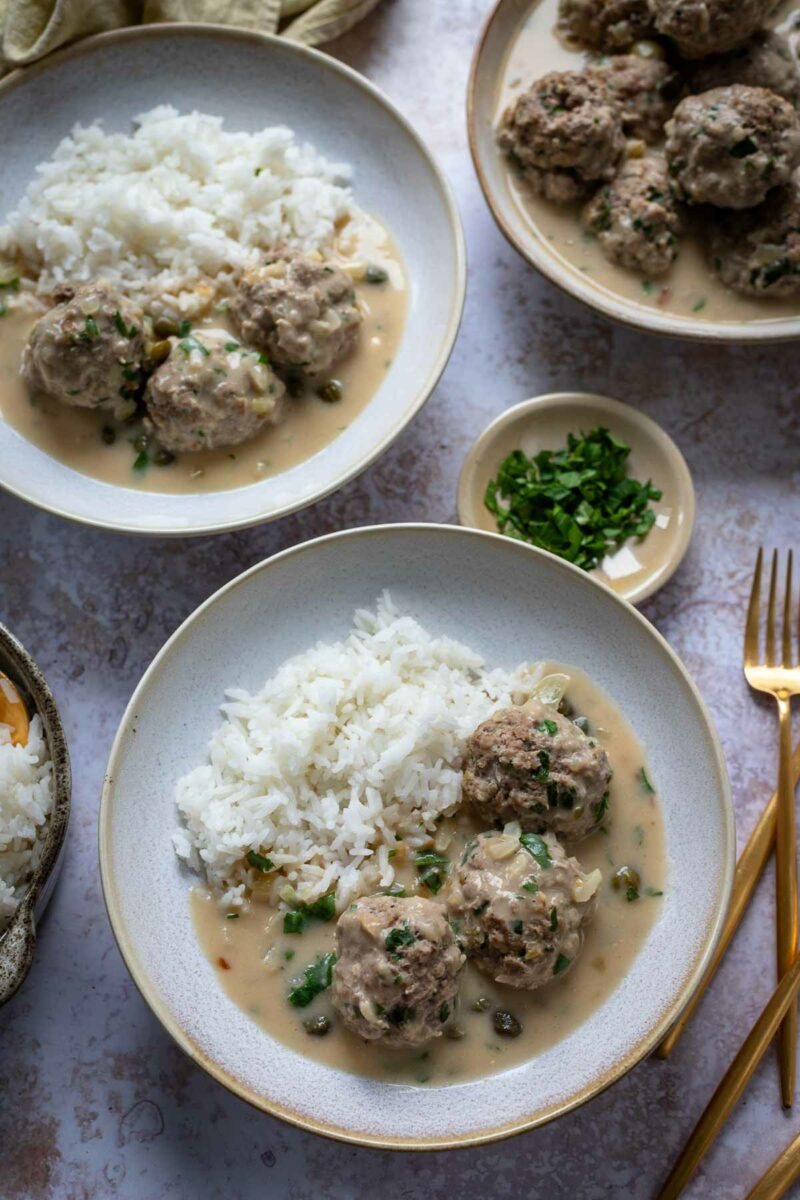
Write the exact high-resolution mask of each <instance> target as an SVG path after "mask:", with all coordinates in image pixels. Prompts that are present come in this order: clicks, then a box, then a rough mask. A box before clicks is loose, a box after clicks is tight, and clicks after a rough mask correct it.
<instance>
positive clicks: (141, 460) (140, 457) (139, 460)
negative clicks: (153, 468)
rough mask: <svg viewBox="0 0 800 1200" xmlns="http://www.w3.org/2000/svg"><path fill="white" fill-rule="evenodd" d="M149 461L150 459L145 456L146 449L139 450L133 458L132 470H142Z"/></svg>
mask: <svg viewBox="0 0 800 1200" xmlns="http://www.w3.org/2000/svg"><path fill="white" fill-rule="evenodd" d="M149 462H150V459H149V458H148V456H147V451H146V450H140V451H139V453H138V454H137V455H136V458H135V459H134V460H133V469H134V471H143V470H144V469H145V467H146V466H147V464H148V463H149Z"/></svg>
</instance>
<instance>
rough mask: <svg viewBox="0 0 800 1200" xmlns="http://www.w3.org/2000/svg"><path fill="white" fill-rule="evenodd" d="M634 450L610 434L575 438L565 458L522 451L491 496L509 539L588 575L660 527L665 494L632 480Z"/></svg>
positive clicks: (489, 503) (507, 463)
mask: <svg viewBox="0 0 800 1200" xmlns="http://www.w3.org/2000/svg"><path fill="white" fill-rule="evenodd" d="M629 455H630V446H628V445H627V443H626V442H623V441H622V440H621V439H620V438H617V437H615V435H614V434H613V433H611V431H610V430H608V429H605V428H603V427H598V428H597V429H593V430H591V431H590V432H589V433H588V434H585V433H581V434H580V435H577V434H573V433H571V434H569V435H568V437H567V445H566V447H565V448H564V449H561V450H541V451H540V452H539V453H538V454H535V455H534V456H533V458H528V456H527V455H526V454H525V453H524V452H523V451H522V450H514V451H513V452H512V453H511V454H509V456H508V457H507V458H506V459H505V460H504V462H503V463H502V464H501V466H500V469H499V471H498V473H497V478H496V479H492V480H491V481H490V483H489V485H488V487H487V489H486V495H485V497H484V503H485V505H486V507H487V509H488V510H489V512H491V513H492V514H493V515H494V517H495V518H496V520H497V527H498V529H499V530H500V532H501V533H504V534H507V535H508V536H510V537H513V538H516V539H517V540H519V541H523V542H529V543H530V544H531V545H533V546H540V547H541V548H542V549H544V550H549V551H551V552H552V553H553V554H558V555H559V556H560V557H561V558H565V559H567V560H568V561H569V562H572V563H575V565H576V566H579V567H582V568H583V569H584V570H585V571H591V570H592V569H593V568H594V567H596V566H597V565H598V564H599V563H600V562H601V561H602V559H603V558H604V557H605V555H606V554H607V553H608V552H609V551H610V550H614V549H616V548H617V547H619V546H620V545H622V543H623V542H624V541H626V539H627V538H629V537H638V538H643V537H645V536H646V535H647V534H648V533H649V531H650V530H651V529H652V527H653V525H654V524H655V519H656V514H655V512H654V510H653V509H652V508H650V507H649V504H650V501H651V500H660V499H661V492H660V491H659V490H658V488H654V487H653V485H652V483H651V482H650V481H649V480H648V482H647V483H639V482H638V481H637V480H635V479H630V478H629V477H628V475H627V474H626V464H627V460H628V457H629Z"/></svg>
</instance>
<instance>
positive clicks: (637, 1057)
mask: <svg viewBox="0 0 800 1200" xmlns="http://www.w3.org/2000/svg"><path fill="white" fill-rule="evenodd" d="M410 531H413V532H417V533H419V532H423V531H424V532H428V531H432V532H436V533H439V534H442V533H449V534H456V535H458V536H459V537H467V538H488V539H491V540H493V541H498V542H500V543H502V544H503V546H504V547H506V548H508V549H511V550H512V552H513V548H514V547H516V549H517V550H518V551H519V552H520V553H521V554H536V555H539V556H542V557H544V558H546V559H549V560H550V561H551V563H552V564H553V565H555V566H556V567H557V568H558V569H559V570H562V571H564V572H565V573H566V574H568V575H572V576H574V577H577V578H579V579H582V580H583V581H584V582H585V583H586V584H587V585H588V586H589V587H590V588H600V590H601V591H603V592H607V593H608V595H609V596H611V597H612V599H613V601H614V603H616V604H621V605H622V606H623V607H624V608H625V610H626V611H627V612H628V613H629V614H630V616H631V618H632V619H633V620H635V621H637V622H639V623H640V624H641V625H643V626H645V628H646V629H647V631H648V632H649V634H650V635H651V636H652V637H654V638H655V640H656V642H657V643H658V645H659V647H660V649H661V650H662V652H663V653H665V654H666V656H667V658H668V659H669V660H670V661H671V662H672V665H673V666H674V667H675V669H676V670H677V671H678V673H679V674H680V675H681V677H682V678H683V681H684V683H685V684H686V685H687V686H688V688H689V690H690V692H691V694H692V696H693V698H694V701H695V703H696V704H697V706H698V709H699V711H700V713H701V715H702V717H703V719H704V722H705V727H706V732H707V734H708V737H709V739H710V742H711V746H712V748H713V751H714V757H715V760H716V767H717V773H718V776H719V780H720V788H721V794H722V802H723V818H724V826H725V834H726V837H725V842H726V846H725V862H724V866H723V871H722V877H721V890H722V896H721V903H720V905H719V910H718V912H717V915H716V917H715V919H714V921H713V922H712V923H711V925H710V927H709V929H708V931H707V933H706V937H705V942H704V944H703V947H702V949H701V950H700V952H699V953H698V954H697V955H696V956H695V960H694V964H693V966H692V968H691V970H690V971H689V973H688V974H687V977H686V980H685V983H684V986H683V988H682V990H681V993H680V995H679V996H678V998H677V999H676V1001H675V1002H674V1003H673V1004H672V1005H671V1006H670V1007H669V1008H668V1009H666V1010H665V1011H664V1013H663V1014H662V1016H661V1019H660V1020H659V1021H658V1022H657V1023H656V1024H655V1025H654V1027H653V1028H652V1029H651V1030H650V1032H649V1033H648V1034H647V1035H646V1036H645V1037H643V1038H641V1039H640V1040H639V1041H638V1042H637V1044H636V1045H635V1046H633V1047H632V1048H631V1049H630V1050H629V1052H628V1053H627V1054H626V1055H625V1056H624V1058H622V1059H621V1060H620V1061H619V1062H617V1063H615V1064H614V1066H613V1067H611V1068H610V1069H609V1070H607V1071H605V1072H604V1073H603V1074H602V1075H600V1076H598V1078H597V1079H595V1080H594V1081H593V1082H592V1083H591V1084H589V1085H588V1086H587V1087H585V1088H583V1089H582V1090H581V1091H580V1092H579V1093H578V1094H577V1095H574V1096H571V1097H570V1098H569V1099H567V1100H565V1101H564V1102H563V1103H560V1104H555V1105H553V1106H552V1107H551V1108H549V1109H546V1110H545V1111H544V1112H541V1113H537V1114H535V1115H534V1116H533V1117H530V1118H526V1119H523V1120H521V1121H513V1122H511V1123H510V1124H508V1125H498V1126H494V1127H490V1128H487V1129H483V1130H481V1131H479V1132H477V1133H476V1132H471V1133H468V1134H458V1135H455V1136H450V1137H434V1138H431V1139H419V1138H404V1137H402V1136H400V1137H385V1136H377V1135H373V1134H370V1133H367V1132H364V1131H358V1130H348V1129H344V1128H341V1127H338V1126H335V1125H331V1124H329V1123H326V1122H324V1121H318V1120H316V1119H315V1118H314V1117H311V1116H309V1115H307V1114H306V1113H300V1112H297V1111H295V1110H294V1109H290V1108H288V1107H286V1106H285V1105H282V1104H279V1103H276V1102H275V1101H272V1100H267V1099H266V1098H265V1097H264V1096H262V1095H259V1094H258V1093H257V1092H255V1091H254V1089H252V1088H249V1087H247V1086H246V1085H244V1084H242V1083H241V1082H240V1081H239V1080H237V1079H236V1078H234V1077H233V1076H232V1075H231V1074H230V1073H229V1072H228V1071H227V1070H226V1069H225V1068H224V1067H222V1066H221V1065H220V1064H219V1063H217V1062H215V1061H214V1059H213V1058H211V1056H210V1055H208V1054H207V1053H206V1052H205V1051H204V1050H203V1049H201V1047H200V1046H199V1045H198V1044H197V1042H196V1041H195V1040H194V1039H193V1038H192V1037H190V1035H189V1034H188V1033H186V1031H185V1030H184V1029H183V1028H182V1027H181V1026H180V1024H179V1023H178V1021H176V1020H175V1019H174V1018H173V1016H172V1014H171V1013H170V1012H169V1011H168V1009H167V1007H166V1005H164V1004H162V1003H161V1001H160V1000H159V999H158V998H157V997H156V996H155V994H154V993H153V992H152V991H151V990H149V982H148V980H147V978H146V976H145V974H144V972H143V971H141V970H140V969H139V964H138V961H137V957H136V952H135V950H134V948H133V946H132V945H131V944H130V943H129V941H128V939H127V936H126V932H125V928H124V924H123V921H122V917H121V914H120V912H119V908H118V903H117V896H116V892H115V887H114V880H113V876H112V871H111V865H110V830H109V824H110V817H109V812H110V808H111V805H112V803H113V779H114V773H115V766H116V757H117V754H118V753H119V750H120V747H121V744H122V741H123V739H124V738H125V737H126V736H127V730H128V727H129V726H130V724H131V721H132V720H133V719H134V717H135V713H136V707H137V704H138V702H139V698H140V696H141V695H142V694H143V692H144V691H145V690H146V688H147V685H148V683H149V681H150V678H151V676H152V675H153V674H155V672H156V670H157V669H158V667H159V665H160V663H161V660H162V659H163V658H164V657H165V656H166V654H167V653H168V651H169V649H170V648H171V647H172V645H173V643H174V642H175V641H177V640H178V639H179V638H180V637H182V636H183V634H184V633H185V631H186V630H187V629H188V627H189V626H190V625H191V624H193V622H194V621H195V620H196V619H197V618H198V617H199V616H200V615H201V614H202V613H203V612H205V610H206V609H207V608H209V607H210V606H211V605H213V604H215V603H216V602H217V600H219V599H220V597H221V596H223V595H224V594H225V593H227V592H229V591H233V590H234V589H235V588H237V587H240V586H241V585H242V584H243V583H244V582H245V581H246V580H247V579H248V578H249V577H250V576H251V575H254V574H255V573H256V572H258V571H263V570H268V569H269V567H270V566H272V565H273V564H274V563H276V562H278V561H280V560H283V559H285V558H289V557H291V556H294V555H297V554H305V553H308V552H309V551H313V550H314V548H315V547H316V546H317V545H318V544H319V543H321V542H332V541H338V540H340V539H342V538H352V537H358V538H363V537H369V536H384V537H385V536H386V535H387V534H388V535H390V536H391V535H392V534H393V533H395V532H404V533H408V532H410ZM98 851H99V859H100V880H101V885H102V889H103V898H104V901H105V906H106V912H107V914H108V919H109V922H110V924H111V929H112V932H113V935H114V940H115V941H116V943H117V948H118V950H119V952H120V954H121V955H122V959H123V962H124V963H125V966H126V968H127V970H128V972H129V973H130V976H131V978H132V980H133V982H134V984H135V985H136V987H137V989H138V991H139V993H140V995H141V996H142V999H143V1000H144V1001H145V1003H146V1004H147V1005H148V1007H149V1008H150V1009H151V1011H152V1012H153V1013H154V1014H155V1016H156V1017H157V1018H158V1020H159V1021H160V1022H161V1024H162V1025H163V1027H164V1028H165V1029H166V1031H167V1033H169V1034H170V1036H171V1037H172V1038H173V1040H174V1041H175V1042H176V1043H177V1044H178V1046H180V1048H181V1049H182V1050H183V1051H184V1052H185V1053H186V1054H187V1055H188V1056H189V1058H191V1059H192V1060H193V1061H194V1062H195V1063H197V1065H198V1066H200V1067H202V1068H203V1069H204V1070H205V1071H206V1072H207V1073H208V1074H209V1075H210V1076H211V1077H212V1078H213V1079H214V1080H215V1081H216V1082H217V1083H220V1084H222V1085H223V1087H225V1088H227V1089H228V1091H230V1092H232V1093H233V1094H234V1095H235V1096H237V1097H238V1098H239V1099H241V1100H245V1101H247V1103H249V1104H251V1105H252V1106H253V1107H254V1108H257V1109H259V1110H260V1111H261V1112H265V1113H268V1114H269V1115H271V1116H274V1117H279V1118H280V1119H281V1120H284V1121H286V1122H288V1123H289V1124H290V1125H295V1126H297V1127H298V1128H300V1129H304V1130H307V1131H309V1132H311V1133H318V1134H321V1135H322V1136H324V1137H328V1138H332V1139H333V1140H335V1141H340V1142H346V1143H348V1144H351V1145H357V1146H368V1147H373V1148H379V1149H383V1150H453V1149H466V1148H468V1147H475V1146H481V1145H486V1144H487V1143H490V1142H495V1141H499V1140H500V1139H502V1138H506V1137H512V1136H514V1135H516V1134H519V1133H524V1132H526V1131H527V1130H530V1129H535V1128H537V1127H538V1126H540V1125H544V1124H547V1123H548V1122H549V1121H552V1120H553V1119H555V1118H556V1117H559V1116H562V1115H564V1114H565V1113H568V1112H571V1111H572V1110H573V1109H576V1108H579V1107H580V1106H581V1105H582V1104H584V1103H585V1102H586V1101H587V1100H590V1099H592V1098H593V1097H594V1096H596V1095H599V1093H600V1092H603V1091H605V1089H606V1088H607V1087H610V1086H611V1084H613V1083H616V1081H617V1080H618V1079H620V1078H621V1077H622V1076H623V1075H625V1074H626V1073H627V1072H628V1071H629V1070H631V1069H632V1068H633V1067H634V1066H636V1065H637V1063H639V1062H641V1060H642V1059H644V1058H645V1057H647V1055H648V1054H650V1053H651V1051H652V1050H654V1049H655V1047H656V1046H657V1045H658V1043H659V1042H660V1041H661V1039H662V1038H663V1037H664V1035H665V1034H666V1033H667V1031H668V1030H669V1029H670V1028H671V1027H672V1025H673V1024H674V1023H675V1021H676V1020H677V1019H678V1017H679V1016H680V1014H681V1012H682V1011H683V1009H684V1008H685V1007H686V1005H687V1004H688V1003H689V1001H690V1000H691V999H692V997H693V995H694V993H695V991H696V990H697V988H698V986H699V984H700V982H701V980H702V978H703V976H704V974H705V971H706V968H707V966H708V964H709V962H710V961H711V957H712V955H713V953H714V950H715V949H716V945H717V942H718V940H719V936H720V932H721V929H722V923H723V921H724V918H725V915H726V912H727V908H728V903H729V900H730V894H731V888H732V885H733V872H734V866H735V861H736V828H735V819H734V810H733V801H732V797H731V787H730V781H729V779H728V772H727V769H726V766H725V759H724V756H723V753H722V746H721V743H720V740H719V735H718V734H717V731H716V728H715V726H714V722H713V721H712V719H711V714H710V713H709V711H708V708H707V706H706V704H705V701H704V700H703V698H702V696H701V695H700V692H699V690H698V688H697V686H696V684H695V683H694V681H693V679H692V677H691V676H690V675H689V672H688V671H687V670H686V668H685V667H684V665H683V663H682V662H681V660H680V659H679V658H678V656H677V654H676V653H675V651H674V650H673V649H672V647H671V646H670V645H669V643H668V642H667V640H666V638H664V637H663V636H662V634H660V633H659V632H658V630H657V629H656V628H655V626H653V625H652V624H651V623H650V622H649V621H648V620H647V619H646V618H645V617H643V616H642V614H641V613H640V612H638V611H637V610H636V609H635V608H633V606H632V605H629V604H628V603H627V602H626V601H625V600H621V599H620V597H619V596H617V595H616V593H615V592H613V591H612V590H611V588H609V587H606V585H605V584H604V583H601V582H600V581H599V580H597V579H592V577H591V576H589V575H587V574H586V573H585V572H583V571H581V570H580V569H579V568H578V567H574V566H573V565H572V564H571V563H567V562H565V561H564V560H563V559H561V558H558V557H557V556H556V555H554V554H550V553H549V552H548V551H546V550H538V549H535V548H534V547H532V546H526V545H524V544H523V543H522V542H516V543H515V542H512V541H511V540H510V539H509V538H506V537H503V536H502V534H499V533H489V532H486V531H484V530H479V529H465V528H463V527H461V526H458V525H446V524H433V523H431V524H428V523H424V522H404V523H401V524H396V525H394V524H393V525H366V526H360V527H358V528H356V529H348V530H342V531H340V532H338V533H331V534H325V535H323V536H322V537H318V538H314V539H312V540H311V541H308V542H302V543H300V544H299V545H296V546H291V547H289V548H288V549H286V550H282V551H280V552H279V553H277V554H273V555H271V556H270V557H269V558H266V559H264V560H263V561H262V562H260V563H256V564H255V565H254V566H252V567H250V568H249V569H248V570H246V571H243V572H242V573H241V574H240V575H237V576H236V577H235V578H234V579H232V580H230V581H229V582H228V583H226V584H224V585H223V586H222V587H221V588H219V589H218V590H217V591H216V592H214V593H213V594H212V595H211V596H209V597H208V599H207V600H205V601H203V603H202V604H200V605H198V607H197V608H196V609H195V610H194V612H193V613H191V614H190V615H189V616H188V617H187V618H186V619H185V620H184V621H183V622H182V623H181V624H180V625H179V626H178V628H177V629H176V630H175V632H174V633H173V634H172V635H171V636H170V637H169V638H168V639H167V641H166V642H165V643H164V645H163V646H162V647H161V649H160V650H159V651H158V653H157V654H156V656H155V657H154V659H153V661H152V662H151V663H150V665H149V667H148V668H147V670H146V671H145V673H144V675H143V676H142V678H141V680H140V681H139V683H138V684H137V686H136V689H135V690H134V692H133V695H132V696H131V699H130V701H129V702H128V705H127V707H126V709H125V712H124V714H123V716H122V718H121V720H120V724H119V727H118V729H117V732H116V734H115V737H114V742H113V744H112V747H111V751H110V754H109V759H108V763H107V766H106V771H105V774H104V777H103V789H102V793H101V797H100V813H99V818H98Z"/></svg>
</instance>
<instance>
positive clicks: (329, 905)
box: [283, 892, 336, 933]
mask: <svg viewBox="0 0 800 1200" xmlns="http://www.w3.org/2000/svg"><path fill="white" fill-rule="evenodd" d="M335 912H336V896H335V895H334V893H333V892H328V894H327V896H320V897H319V899H318V900H313V901H312V902H311V904H298V905H297V907H296V908H292V909H290V910H289V912H287V913H284V915H283V932H284V933H302V932H303V930H304V929H305V927H306V925H308V924H309V922H310V921H312V920H314V919H316V920H317V921H330V919H331V917H332V916H333V915H334V914H335Z"/></svg>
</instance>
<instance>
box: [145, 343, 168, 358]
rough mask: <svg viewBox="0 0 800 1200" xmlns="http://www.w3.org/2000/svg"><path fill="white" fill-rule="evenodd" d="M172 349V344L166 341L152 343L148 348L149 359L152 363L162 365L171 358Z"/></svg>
mask: <svg viewBox="0 0 800 1200" xmlns="http://www.w3.org/2000/svg"><path fill="white" fill-rule="evenodd" d="M171 349H172V343H171V342H168V341H166V339H165V340H164V341H162V342H150V343H148V346H147V357H148V358H149V359H150V361H151V362H154V363H162V362H164V360H165V359H167V358H169V352H170V350H171Z"/></svg>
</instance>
